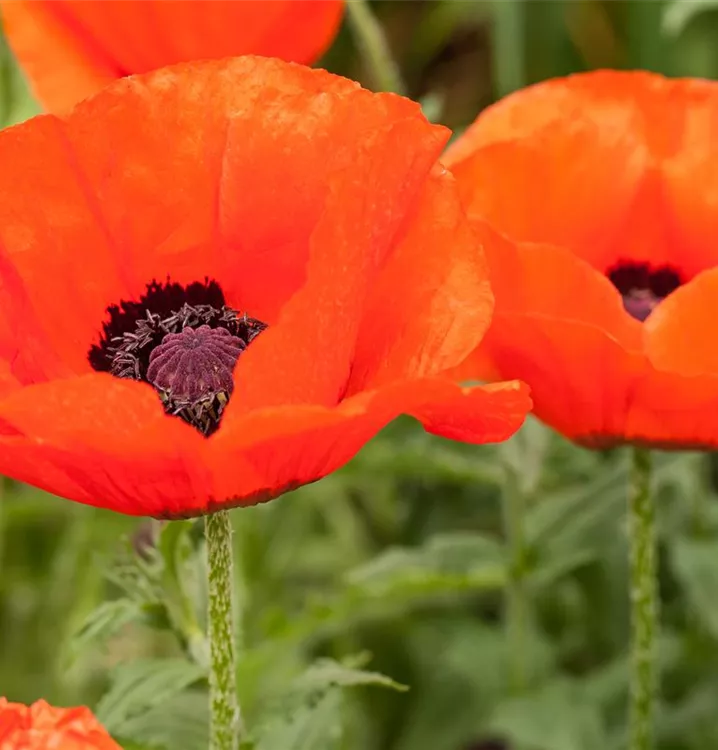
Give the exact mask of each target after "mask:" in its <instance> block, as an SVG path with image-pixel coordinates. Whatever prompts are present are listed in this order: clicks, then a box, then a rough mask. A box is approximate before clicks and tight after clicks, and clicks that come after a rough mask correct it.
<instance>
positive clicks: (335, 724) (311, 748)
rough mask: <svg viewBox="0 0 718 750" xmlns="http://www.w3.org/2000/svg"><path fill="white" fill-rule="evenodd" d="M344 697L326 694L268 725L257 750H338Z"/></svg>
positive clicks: (338, 692) (256, 745) (331, 692)
mask: <svg viewBox="0 0 718 750" xmlns="http://www.w3.org/2000/svg"><path fill="white" fill-rule="evenodd" d="M341 710H342V696H341V692H340V691H338V690H332V691H330V692H328V693H325V694H324V695H322V696H321V697H319V698H318V700H316V702H314V703H313V704H311V705H302V706H299V707H297V708H295V709H294V710H293V711H291V712H290V713H288V714H287V715H285V716H283V717H281V718H280V717H278V718H276V719H275V720H274V721H272V722H270V723H267V724H266V725H265V726H264V727H263V729H262V731H261V732H260V733H259V734H258V735H257V738H256V741H255V747H256V750H338V748H339V746H340V743H341V739H342V723H341Z"/></svg>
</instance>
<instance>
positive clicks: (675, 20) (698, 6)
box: [661, 0, 718, 36]
mask: <svg viewBox="0 0 718 750" xmlns="http://www.w3.org/2000/svg"><path fill="white" fill-rule="evenodd" d="M716 8H718V0H672V1H671V2H669V3H666V5H665V8H664V9H663V22H662V25H661V28H662V31H663V32H664V33H665V34H667V35H669V36H678V35H679V34H681V33H682V32H683V31H684V29H685V28H686V26H688V24H689V23H690V22H691V21H693V20H694V19H695V18H696V17H697V16H700V15H701V14H702V13H704V12H705V11H707V10H714V9H716Z"/></svg>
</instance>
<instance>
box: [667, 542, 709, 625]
mask: <svg viewBox="0 0 718 750" xmlns="http://www.w3.org/2000/svg"><path fill="white" fill-rule="evenodd" d="M670 549H671V557H672V560H673V568H674V570H675V573H676V576H677V577H678V579H679V580H680V582H681V583H682V585H683V586H684V587H685V592H686V596H687V597H688V602H689V605H690V608H691V612H692V613H693V615H694V616H695V617H696V618H698V620H699V621H700V622H701V623H702V624H703V626H704V627H706V628H707V629H708V631H709V632H710V633H712V634H713V637H714V638H718V540H716V539H691V538H688V537H678V538H676V539H674V540H673V541H672V543H671V546H670Z"/></svg>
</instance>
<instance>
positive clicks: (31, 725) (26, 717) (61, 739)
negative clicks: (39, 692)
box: [0, 698, 122, 750]
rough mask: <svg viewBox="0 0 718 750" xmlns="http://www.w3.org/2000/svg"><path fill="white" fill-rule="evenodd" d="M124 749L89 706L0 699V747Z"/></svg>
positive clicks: (4, 749)
mask: <svg viewBox="0 0 718 750" xmlns="http://www.w3.org/2000/svg"><path fill="white" fill-rule="evenodd" d="M50 748H57V750H122V748H120V746H119V745H118V744H117V743H116V742H115V741H114V740H113V739H112V738H111V737H110V735H109V734H107V732H106V731H105V730H104V729H103V727H102V726H101V725H100V723H99V722H98V721H97V719H96V718H95V717H94V716H93V715H92V713H91V712H90V710H89V709H87V708H54V707H53V706H49V705H48V704H47V703H45V701H37V703H33V705H32V706H24V705H23V704H22V703H9V702H8V701H7V700H6V699H5V698H0V750H49V749H50Z"/></svg>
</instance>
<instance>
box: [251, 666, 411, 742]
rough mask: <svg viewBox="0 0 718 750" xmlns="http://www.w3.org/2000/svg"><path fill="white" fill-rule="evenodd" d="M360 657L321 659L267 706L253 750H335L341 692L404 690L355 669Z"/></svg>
mask: <svg viewBox="0 0 718 750" xmlns="http://www.w3.org/2000/svg"><path fill="white" fill-rule="evenodd" d="M362 661H364V659H363V658H362V657H359V659H356V658H355V659H353V660H349V661H347V663H345V664H342V663H340V662H337V661H334V660H332V659H320V660H319V661H317V662H315V663H314V664H313V665H312V666H310V667H309V668H308V669H307V670H306V671H305V672H304V673H303V674H302V675H300V676H299V677H297V678H296V679H295V680H293V681H292V683H291V684H290V686H289V688H288V689H287V690H286V691H284V692H283V693H282V694H281V695H278V696H276V697H275V698H274V700H271V701H269V702H268V703H267V708H266V711H265V714H264V715H263V716H262V717H260V720H259V722H258V725H257V726H258V728H257V730H256V731H255V735H254V739H255V743H256V750H334V749H335V748H338V747H339V744H340V742H341V739H342V734H343V726H342V718H343V716H342V713H343V711H342V708H343V705H342V704H343V700H342V696H343V690H344V689H345V688H348V687H358V686H369V685H375V686H379V687H388V688H391V689H393V690H405V689H406V688H405V686H403V685H400V684H399V683H397V682H395V681H394V680H392V679H390V678H389V677H386V676H384V675H382V674H379V673H377V672H368V671H364V670H361V669H358V667H357V666H356V665H357V664H359V663H361V662H362Z"/></svg>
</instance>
